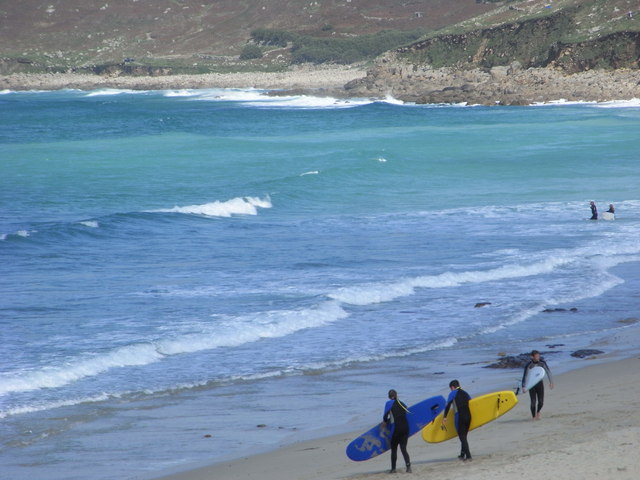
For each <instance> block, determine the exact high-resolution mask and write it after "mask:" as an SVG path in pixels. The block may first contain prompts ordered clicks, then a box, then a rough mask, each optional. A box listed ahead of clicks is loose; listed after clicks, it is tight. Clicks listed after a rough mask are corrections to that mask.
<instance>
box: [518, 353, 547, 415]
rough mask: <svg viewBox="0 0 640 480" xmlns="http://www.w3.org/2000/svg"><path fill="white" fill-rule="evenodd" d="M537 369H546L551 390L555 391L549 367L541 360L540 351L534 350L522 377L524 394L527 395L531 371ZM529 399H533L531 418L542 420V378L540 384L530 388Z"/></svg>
mask: <svg viewBox="0 0 640 480" xmlns="http://www.w3.org/2000/svg"><path fill="white" fill-rule="evenodd" d="M535 367H542V368H543V369H544V373H545V374H546V376H547V378H548V379H549V388H550V389H551V390H553V379H552V377H551V370H550V369H549V365H547V362H545V361H544V360H543V359H542V358H540V352H539V351H538V350H533V351H532V352H531V360H530V361H529V363H527V364H526V365H525V367H524V373H523V375H522V393H527V388H526V387H525V385H527V380H528V379H529V374H530V373H531V370H532V369H534V368H535ZM529 397H531V416H532V417H533V419H534V420H540V410H542V406H543V405H544V383H543V382H542V378H540V381H539V382H538V383H536V384H535V385H534V386H532V387H530V388H529ZM536 401H537V405H536Z"/></svg>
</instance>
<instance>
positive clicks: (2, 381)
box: [0, 344, 163, 395]
mask: <svg viewBox="0 0 640 480" xmlns="http://www.w3.org/2000/svg"><path fill="white" fill-rule="evenodd" d="M162 357H163V355H162V354H161V353H160V352H158V350H157V348H156V347H155V346H154V345H152V344H140V345H130V346H126V347H121V348H117V349H115V350H112V351H111V352H109V353H107V354H104V355H96V356H91V357H86V358H84V359H80V360H76V361H75V362H74V363H69V364H65V365H61V366H57V367H46V368H43V369H41V370H36V371H32V372H21V373H20V375H2V376H1V377H0V395H4V394H7V393H11V392H29V391H33V390H39V389H43V388H58V387H62V386H64V385H68V384H69V383H73V382H76V381H78V380H80V379H82V378H85V377H92V376H95V375H98V374H100V373H102V372H105V371H107V370H109V369H111V368H115V367H130V366H138V365H148V364H150V363H154V362H157V361H159V360H160V359H162Z"/></svg>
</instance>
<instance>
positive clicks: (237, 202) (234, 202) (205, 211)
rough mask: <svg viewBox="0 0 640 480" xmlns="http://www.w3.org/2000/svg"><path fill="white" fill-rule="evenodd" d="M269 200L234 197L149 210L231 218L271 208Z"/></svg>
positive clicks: (255, 213)
mask: <svg viewBox="0 0 640 480" xmlns="http://www.w3.org/2000/svg"><path fill="white" fill-rule="evenodd" d="M271 207H272V204H271V199H270V198H269V197H268V196H267V197H265V198H264V199H262V198H258V197H236V198H232V199H231V200H227V201H224V202H220V201H215V202H211V203H205V204H202V205H188V206H184V207H179V206H175V207H173V208H162V209H158V210H149V212H152V213H184V214H188V215H203V216H205V217H231V216H233V215H257V214H258V208H271Z"/></svg>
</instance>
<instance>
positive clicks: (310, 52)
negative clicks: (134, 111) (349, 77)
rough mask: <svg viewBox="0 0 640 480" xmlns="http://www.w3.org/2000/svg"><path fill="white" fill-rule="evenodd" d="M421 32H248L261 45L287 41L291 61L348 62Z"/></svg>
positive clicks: (414, 37)
mask: <svg viewBox="0 0 640 480" xmlns="http://www.w3.org/2000/svg"><path fill="white" fill-rule="evenodd" d="M423 34H424V32H423V31H397V30H384V31H381V32H378V33H374V34H370V35H359V36H355V35H354V36H349V37H333V36H332V37H315V36H311V35H298V34H295V33H293V32H287V31H284V30H271V29H266V28H262V29H258V30H254V31H253V32H251V39H252V40H253V41H254V42H256V43H258V44H261V45H264V46H276V47H286V46H288V45H289V44H291V62H292V63H316V64H319V63H340V64H349V63H355V62H360V61H363V60H370V59H373V58H375V57H377V56H378V55H381V54H382V53H384V52H386V51H389V50H392V49H395V48H398V47H400V46H401V45H406V44H408V43H410V42H413V41H415V40H417V39H418V38H420V37H421V36H422V35H423Z"/></svg>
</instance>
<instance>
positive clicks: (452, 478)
mask: <svg viewBox="0 0 640 480" xmlns="http://www.w3.org/2000/svg"><path fill="white" fill-rule="evenodd" d="M588 362H589V360H585V363H586V364H587V365H588ZM554 380H555V383H556V387H555V389H553V390H549V388H548V386H547V387H546V399H545V407H544V409H543V412H542V413H543V416H542V419H541V420H539V421H533V420H531V418H530V412H529V396H528V395H520V396H519V397H518V398H519V400H520V403H519V404H518V405H517V406H516V407H515V408H514V409H513V410H512V411H511V412H509V413H507V414H506V415H505V416H504V417H502V418H500V419H498V420H496V421H494V422H492V423H490V424H488V425H485V426H484V427H482V428H480V429H478V430H475V431H473V432H471V433H470V434H469V442H470V446H471V452H472V454H473V456H474V460H473V462H460V461H459V460H457V458H456V456H457V455H458V453H459V442H458V440H457V439H454V440H451V441H449V442H445V443H441V444H426V443H424V442H423V441H422V439H421V438H420V436H419V435H416V436H413V437H411V439H410V440H409V453H410V455H411V460H412V466H413V473H412V474H405V473H398V474H395V475H392V476H390V475H389V474H388V473H387V471H388V469H389V463H390V462H389V453H385V454H383V455H381V456H379V457H377V458H374V459H372V460H369V461H367V462H362V463H356V462H352V461H350V460H348V459H347V457H346V456H345V453H344V450H345V448H346V446H347V444H348V443H349V442H350V441H351V440H352V439H353V438H355V436H357V434H358V433H360V432H354V433H350V434H344V435H337V436H333V437H329V438H321V439H318V440H313V441H308V442H303V443H297V444H294V445H291V446H288V447H285V448H282V449H279V450H276V451H273V452H271V453H267V454H261V455H256V456H251V457H244V458H240V459H237V460H233V461H227V462H222V463H218V464H214V465H212V466H208V467H205V468H199V469H197V470H192V471H188V472H184V473H179V474H172V475H169V476H165V477H162V478H163V480H218V479H225V480H236V479H237V480H240V479H242V480H283V479H286V480H295V479H300V480H334V479H350V480H369V479H371V480H375V479H383V478H397V477H398V476H400V478H407V479H410V478H417V479H427V478H429V479H432V478H442V479H446V480H458V479H460V480H462V479H465V480H513V479H518V478H536V479H540V480H546V479H556V478H557V479H562V480H596V479H597V480H609V479H614V480H631V479H633V480H636V479H638V478H640V454H639V453H638V452H639V449H640V357H638V356H634V357H632V358H629V359H626V360H621V361H613V362H610V363H604V364H595V365H591V366H588V367H585V368H582V369H579V370H574V371H571V372H569V373H566V374H563V375H558V376H556V377H555V378H554ZM545 382H546V380H545ZM547 385H548V384H547ZM434 393H437V392H434ZM473 393H475V394H480V393H485V392H473ZM383 400H384V399H382V400H381V402H382V401H383ZM376 420H377V419H375V418H372V419H371V423H372V424H373V423H374V422H375V421H376ZM362 427H363V428H362V429H363V431H364V430H365V429H366V427H368V426H367V425H363V426H362ZM399 457H400V458H399V462H398V465H399V466H401V465H403V461H402V456H401V455H399ZM402 470H404V469H402Z"/></svg>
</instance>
